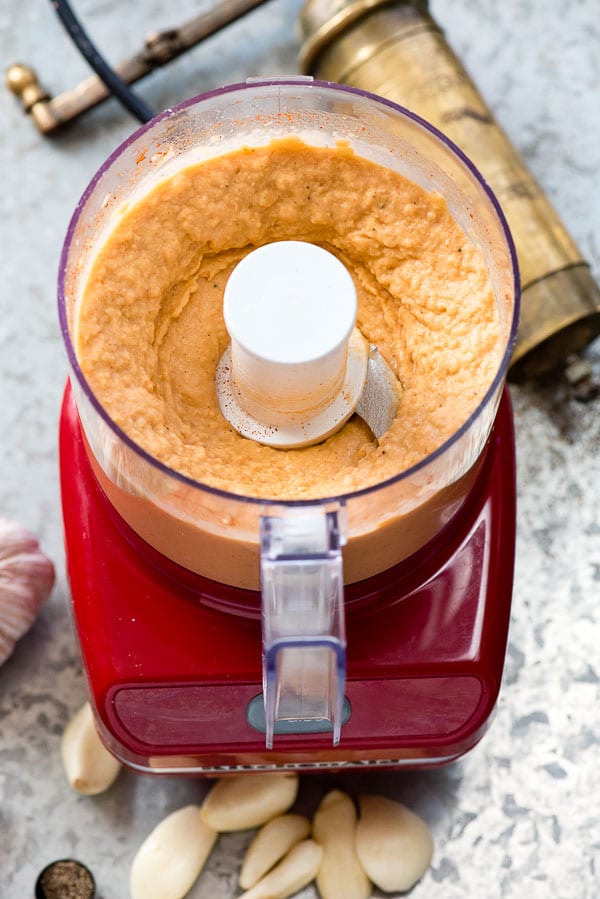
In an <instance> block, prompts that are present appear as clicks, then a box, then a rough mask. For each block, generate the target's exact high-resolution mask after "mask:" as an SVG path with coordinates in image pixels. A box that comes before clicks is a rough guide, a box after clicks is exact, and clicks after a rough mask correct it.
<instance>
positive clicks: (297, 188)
mask: <svg viewBox="0 0 600 899" xmlns="http://www.w3.org/2000/svg"><path fill="white" fill-rule="evenodd" d="M277 240H303V241H309V242H312V243H315V244H318V245H319V246H322V247H324V248H325V249H327V250H329V251H330V252H332V253H333V254H335V255H336V256H337V257H338V258H339V259H340V260H341V261H342V262H343V263H344V265H345V266H346V267H347V269H348V270H349V272H350V274H351V275H352V278H353V280H354V283H355V286H356V290H357V294H358V319H357V325H358V327H359V328H360V330H361V331H362V333H363V334H364V336H365V337H366V338H367V340H369V341H370V342H372V343H375V344H376V345H377V346H378V348H379V351H380V352H381V353H382V354H383V356H384V358H385V359H386V360H387V362H388V363H389V365H390V366H391V367H392V369H393V370H394V372H395V373H396V375H397V377H398V379H399V382H400V388H401V398H400V405H399V410H398V415H397V418H396V420H395V421H394V423H393V424H392V426H391V427H390V429H389V430H388V432H387V433H386V434H385V435H384V436H383V437H382V438H381V439H380V440H379V441H377V440H376V439H375V438H374V436H373V435H372V434H371V432H370V431H369V429H368V427H367V426H366V425H365V424H364V422H362V420H361V419H359V418H358V417H356V416H354V417H353V418H351V419H350V421H349V422H348V423H347V424H346V425H344V427H343V428H342V429H341V430H340V431H339V432H338V433H337V434H335V435H333V436H332V437H329V438H328V439H327V440H325V441H324V442H323V443H321V444H319V445H317V446H312V447H308V448H303V449H293V450H281V449H274V448H271V447H268V446H263V445H260V444H258V443H254V442H253V441H251V440H248V439H246V438H244V437H241V436H240V435H239V434H238V433H237V432H236V431H235V430H234V429H233V428H232V427H231V426H230V425H229V424H228V423H227V421H226V420H225V419H224V418H223V416H222V414H221V412H220V410H219V406H218V403H217V397H216V391H215V384H214V378H215V370H216V367H217V364H218V362H219V359H220V358H221V355H222V354H223V352H224V350H225V349H226V347H227V345H228V342H229V337H228V334H227V331H226V329H225V324H224V321H223V314H222V304H223V291H224V287H225V284H226V281H227V278H228V276H229V274H230V273H231V271H232V269H233V268H234V266H235V265H236V263H237V262H238V261H239V260H240V259H241V258H242V257H243V256H244V255H245V254H246V253H248V252H250V251H251V250H252V249H254V248H256V247H257V246H261V245H263V244H265V243H269V242H272V241H277ZM323 302H324V303H325V302H327V297H326V296H324V297H323ZM316 327H318V322H317V323H316ZM76 352H77V356H78V359H79V362H80V365H81V368H82V370H83V373H84V375H85V377H86V378H87V380H88V381H89V384H90V386H91V388H92V390H93V391H94V393H95V394H96V396H97V397H98V399H99V400H100V402H101V403H102V405H103V406H104V408H105V409H106V410H107V412H108V413H109V415H110V416H111V417H112V418H113V420H114V421H115V422H116V423H117V424H118V425H119V426H120V427H121V428H122V429H123V430H124V431H125V432H126V433H127V434H128V435H129V436H130V437H131V438H132V439H133V440H135V441H136V442H137V443H138V444H139V445H140V446H141V447H143V448H144V449H145V450H146V451H148V452H149V453H151V454H152V455H153V456H154V457H156V458H157V459H159V460H161V461H162V462H164V463H165V464H166V465H168V466H170V467H171V468H173V469H175V470H177V471H179V472H181V473H183V474H185V475H188V476H189V477H192V478H194V479H195V480H197V481H201V482H202V483H204V484H207V485H211V486H214V487H219V488H221V489H224V490H228V491H230V492H233V493H238V494H244V495H247V496H258V497H272V498H275V497H276V498H280V499H300V498H301V499H307V498H317V497H322V496H331V495H335V494H339V493H346V492H349V491H354V490H357V489H360V488H363V487H366V486H369V485H372V484H375V483H378V482H381V481H383V480H385V479H387V478H390V477H392V476H394V475H396V474H398V473H399V472H401V471H403V470H405V469H407V468H409V467H410V466H412V465H414V464H415V463H416V462H418V461H419V460H421V459H423V458H424V457H425V456H427V455H428V454H429V453H431V452H432V451H434V450H435V449H436V448H437V447H439V446H440V445H441V444H442V443H443V442H444V441H445V440H447V439H448V438H449V437H450V436H451V435H452V434H453V433H454V432H455V431H456V430H457V429H458V428H459V427H460V426H461V425H462V424H463V423H464V422H465V420H466V419H467V418H468V417H469V415H470V414H471V413H472V412H473V411H474V409H475V408H476V406H477V405H478V403H479V402H480V400H481V399H482V397H483V395H484V393H485V392H486V390H487V389H488V387H489V386H490V384H491V382H492V380H493V377H494V375H495V373H496V371H497V369H498V366H499V363H500V357H501V353H502V346H501V340H500V328H499V322H498V315H497V311H496V305H495V302H494V297H493V293H492V289H491V286H490V283H489V280H488V276H487V272H486V268H485V265H484V261H483V257H482V254H481V252H480V251H479V250H478V249H476V248H475V247H474V246H473V245H472V244H471V243H470V242H469V240H468V239H467V237H466V235H465V234H464V232H463V231H462V229H461V228H460V227H459V226H458V225H457V223H456V222H455V221H454V219H453V218H452V216H451V214H450V212H449V210H448V208H447V205H446V202H445V200H444V199H443V198H442V197H441V196H440V195H438V194H436V193H428V192H427V191H425V190H423V189H422V188H421V187H419V186H418V185H416V184H414V183H412V182H411V181H409V180H407V179H406V178H404V177H403V176H401V175H400V174H399V173H397V172H395V171H392V170H390V169H388V168H385V167H383V166H379V165H377V164H375V163H373V162H371V161H368V160H366V159H364V158H362V157H359V156H357V155H356V154H355V153H354V152H353V151H352V149H351V148H350V147H349V146H347V145H345V144H340V145H339V146H336V147H330V148H325V147H312V146H308V145H306V144H305V143H303V142H302V141H301V140H300V139H298V138H285V139H281V140H277V141H273V142H272V143H271V144H269V145H267V146H262V147H257V148H246V149H240V150H236V151H234V152H231V153H229V154H226V155H223V156H220V157H217V158H213V159H210V160H207V161H203V162H200V163H197V164H195V165H192V166H190V167H187V168H183V169H181V170H180V171H178V172H177V173H176V174H175V175H173V176H172V177H170V178H168V179H167V180H165V181H163V182H162V183H160V184H158V185H157V186H156V187H155V188H154V189H152V190H151V191H150V192H149V193H148V194H146V195H145V196H144V197H143V198H142V199H141V200H139V202H137V203H136V204H135V205H134V206H133V207H132V208H130V209H129V210H128V211H127V212H126V213H124V214H123V216H122V217H121V218H120V219H119V221H118V223H117V224H116V226H115V227H114V229H113V230H112V232H111V233H110V235H109V237H108V239H107V240H106V242H105V243H104V245H103V246H102V247H101V248H100V250H99V253H98V256H97V258H96V259H95V261H94V264H93V266H92V269H91V272H90V275H89V278H88V281H87V283H86V284H85V287H84V291H83V296H82V300H81V305H80V309H79V314H78V321H77V329H76Z"/></svg>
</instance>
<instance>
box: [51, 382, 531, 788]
mask: <svg viewBox="0 0 600 899" xmlns="http://www.w3.org/2000/svg"><path fill="white" fill-rule="evenodd" d="M60 465H61V488H62V504H63V518H64V528H65V542H66V552H67V566H68V576H69V580H70V585H71V591H72V604H73V613H74V618H75V623H76V627H77V631H78V635H79V640H80V644H81V651H82V656H83V663H84V667H85V672H86V675H87V679H88V684H89V692H90V699H91V702H92V705H93V708H94V710H95V714H96V718H97V722H98V727H99V731H100V733H101V736H102V738H103V740H104V742H105V743H106V745H107V746H108V748H109V749H110V750H111V751H112V752H113V753H114V755H116V756H117V757H118V758H119V759H120V760H121V761H122V762H123V763H124V764H125V765H127V766H129V767H130V768H133V769H135V770H138V771H142V772H155V773H160V774H178V773H179V774H190V773H194V774H206V775H215V774H218V775H223V774H225V773H227V772H239V771H251V770H254V769H256V770H278V769H282V768H293V769H296V770H299V771H310V770H315V769H327V768H340V767H343V768H364V767H365V766H367V767H368V766H376V767H386V766H387V767H392V768H398V767H423V766H435V765H441V764H445V763H448V762H451V761H453V760H455V759H456V758H458V757H459V756H461V755H462V754H464V753H465V752H467V751H468V750H469V749H471V748H472V747H473V746H474V745H475V744H476V743H477V742H478V741H479V740H480V738H481V737H482V735H483V734H484V732H485V731H486V729H487V727H488V725H489V722H490V717H491V715H492V712H493V710H494V707H495V705H496V701H497V698H498V693H499V689H500V683H501V677H502V670H503V665H504V658H505V651H506V641H507V633H508V625H509V617H510V606H511V596H512V585H513V565H514V545H515V460H514V436H513V424H512V414H511V409H510V403H509V397H508V393H507V391H506V390H505V392H504V395H503V398H502V401H501V404H500V408H499V411H498V415H497V418H496V422H495V424H494V427H493V430H492V432H491V435H490V438H489V440H488V443H487V445H486V448H485V451H484V458H483V464H482V466H481V469H480V472H479V475H478V478H477V481H476V483H475V485H474V487H473V489H472V490H471V492H470V493H469V495H468V497H467V500H466V502H465V503H464V504H463V506H462V508H461V509H460V510H459V512H457V513H456V515H455V516H454V517H453V518H452V520H451V521H450V522H449V523H448V524H447V525H446V526H445V528H444V529H443V530H442V531H441V532H440V533H439V534H438V535H437V537H436V538H435V539H434V540H432V541H430V543H429V544H428V545H427V546H426V547H424V548H423V549H422V550H421V551H419V552H418V553H416V554H415V555H413V556H412V557H410V558H409V559H407V560H405V561H404V562H402V563H401V564H399V565H397V566H395V567H393V568H391V569H389V570H388V571H386V572H384V573H382V574H380V575H378V576H376V577H372V578H369V579H368V580H365V581H362V582H360V583H357V584H353V585H351V586H349V587H346V590H345V596H346V627H347V678H346V706H345V708H346V718H347V720H346V722H345V724H344V726H343V727H342V735H341V741H340V743H339V745H338V746H336V747H334V746H333V745H332V738H331V733H327V732H324V733H281V732H279V733H278V732H277V730H276V738H275V744H274V748H273V749H272V750H267V749H266V748H265V739H264V734H263V733H262V732H261V721H260V711H261V708H262V682H261V676H262V675H261V629H260V595H259V594H257V593H253V592H251V591H244V590H239V589H236V588H232V587H228V586H224V585H222V584H218V583H215V582H213V581H209V580H206V579H204V578H202V577H200V576H198V575H196V574H192V573H191V572H189V571H187V570H185V569H182V568H180V567H179V566H177V565H175V564H174V563H173V562H171V561H170V560H168V559H166V558H165V557H164V556H162V555H161V554H159V553H157V552H156V551H155V550H153V549H152V548H151V547H150V546H149V545H148V544H146V543H145V542H143V541H142V540H141V539H140V538H139V537H138V536H137V535H136V534H135V533H134V532H133V531H132V530H131V529H130V528H129V526H128V525H127V524H126V523H125V522H124V521H123V520H122V519H121V518H120V516H119V515H118V514H117V513H116V512H115V510H114V508H113V507H112V506H111V504H110V503H109V502H108V500H107V499H106V497H105V495H104V493H103V492H102V490H101V488H100V487H99V485H98V482H97V481H96V479H95V476H94V474H93V472H92V469H91V467H90V463H89V460H88V456H87V451H86V446H85V443H84V439H83V435H82V431H81V426H80V422H79V417H78V413H77V409H76V406H75V403H74V400H73V396H72V393H71V390H70V387H69V386H67V389H66V391H65V397H64V402H63V408H62V413H61V421H60Z"/></svg>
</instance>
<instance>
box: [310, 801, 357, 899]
mask: <svg viewBox="0 0 600 899" xmlns="http://www.w3.org/2000/svg"><path fill="white" fill-rule="evenodd" d="M313 836H314V839H315V840H316V841H317V842H318V843H320V844H321V846H322V847H323V861H322V862H321V866H320V868H319V873H318V874H317V886H318V888H319V893H320V894H321V897H322V899H342V897H343V899H368V897H369V896H370V895H371V884H370V882H369V879H368V877H367V875H366V874H365V872H364V870H363V868H362V866H361V864H360V862H359V859H358V856H357V854H356V849H355V838H356V809H355V807H354V803H353V802H352V800H351V799H350V797H349V796H347V795H346V793H342V792H341V790H331V792H329V793H327V795H326V796H324V798H323V799H322V800H321V804H320V805H319V807H318V809H317V811H316V813H315V816H314V818H313Z"/></svg>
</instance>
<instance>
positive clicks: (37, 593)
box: [0, 518, 55, 664]
mask: <svg viewBox="0 0 600 899" xmlns="http://www.w3.org/2000/svg"><path fill="white" fill-rule="evenodd" d="M54 579H55V572H54V565H53V564H52V562H51V561H50V559H48V557H47V556H45V555H44V553H43V552H42V551H41V549H40V547H39V544H38V541H37V540H36V538H35V537H34V536H33V534H31V533H30V532H29V531H28V530H27V529H26V528H24V527H22V526H21V525H20V524H18V523H17V522H14V521H9V520H8V519H6V518H0V664H2V662H4V661H6V659H7V658H8V657H9V656H10V655H11V653H12V652H13V650H14V648H15V644H16V642H17V640H19V639H20V638H21V637H22V636H23V635H24V634H25V633H26V632H27V631H28V630H29V628H30V627H31V625H32V624H33V622H34V620H35V618H36V616H37V614H38V612H39V609H40V607H41V605H42V603H43V602H44V601H45V599H46V598H47V597H48V596H49V594H50V591H51V590H52V587H53V585H54Z"/></svg>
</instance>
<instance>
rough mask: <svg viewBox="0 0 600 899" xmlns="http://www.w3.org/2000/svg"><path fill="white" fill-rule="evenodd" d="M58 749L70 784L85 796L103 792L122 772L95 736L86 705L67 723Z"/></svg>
mask: <svg viewBox="0 0 600 899" xmlns="http://www.w3.org/2000/svg"><path fill="white" fill-rule="evenodd" d="M60 749H61V755H62V760H63V765H64V769H65V772H66V774H67V779H68V781H69V783H70V784H71V786H72V787H73V789H74V790H77V792H78V793H83V794H84V795H85V796H95V795H96V794H97V793H103V792H104V790H107V789H108V788H109V787H110V785H111V784H112V783H113V781H114V780H115V778H116V776H117V774H118V773H119V771H120V770H121V765H120V763H119V762H118V761H117V759H116V758H115V757H114V756H113V755H111V754H110V752H109V751H108V749H107V748H106V747H105V746H104V744H103V743H102V742H101V740H100V737H99V736H98V731H97V730H96V725H95V724H94V715H93V713H92V708H91V706H90V704H89V702H86V703H84V705H83V706H82V707H81V708H80V709H79V711H78V712H77V714H76V715H75V716H74V717H73V718H72V719H71V721H70V722H69V723H68V724H67V726H66V728H65V730H64V732H63V735H62V740H61V746H60Z"/></svg>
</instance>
